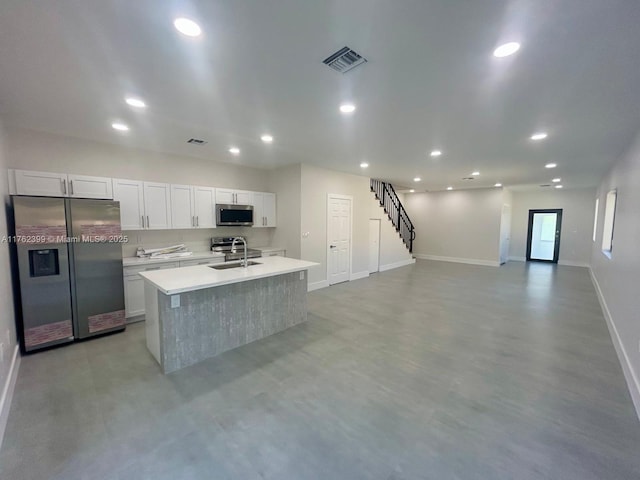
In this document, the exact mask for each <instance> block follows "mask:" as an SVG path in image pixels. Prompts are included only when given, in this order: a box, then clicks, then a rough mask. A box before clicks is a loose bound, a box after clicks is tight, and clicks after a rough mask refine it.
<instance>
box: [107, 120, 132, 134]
mask: <svg viewBox="0 0 640 480" xmlns="http://www.w3.org/2000/svg"><path fill="white" fill-rule="evenodd" d="M111 128H113V129H114V130H118V131H119V132H128V131H129V126H128V125H125V124H124V123H119V122H116V123H112V124H111Z"/></svg>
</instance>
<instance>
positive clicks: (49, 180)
mask: <svg viewBox="0 0 640 480" xmlns="http://www.w3.org/2000/svg"><path fill="white" fill-rule="evenodd" d="M15 180H16V193H17V194H18V195H35V196H40V197H42V196H44V197H66V196H68V191H69V187H68V185H67V174H66V173H51V172H29V171H27V170H15Z"/></svg>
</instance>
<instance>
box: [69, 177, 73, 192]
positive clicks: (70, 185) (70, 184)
mask: <svg viewBox="0 0 640 480" xmlns="http://www.w3.org/2000/svg"><path fill="white" fill-rule="evenodd" d="M69 189H70V190H71V195H73V180H69Z"/></svg>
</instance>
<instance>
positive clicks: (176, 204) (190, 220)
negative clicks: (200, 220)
mask: <svg viewBox="0 0 640 480" xmlns="http://www.w3.org/2000/svg"><path fill="white" fill-rule="evenodd" d="M195 226H196V216H195V213H194V208H193V198H192V187H191V186H190V185H171V227H172V228H195Z"/></svg>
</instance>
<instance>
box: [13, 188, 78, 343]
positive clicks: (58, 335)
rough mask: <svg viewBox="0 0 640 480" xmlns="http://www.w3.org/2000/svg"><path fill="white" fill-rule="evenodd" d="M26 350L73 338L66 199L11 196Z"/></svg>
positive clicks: (22, 336)
mask: <svg viewBox="0 0 640 480" xmlns="http://www.w3.org/2000/svg"><path fill="white" fill-rule="evenodd" d="M13 206H14V218H15V226H16V231H15V233H16V243H17V254H18V270H19V275H20V297H21V305H20V307H21V311H22V332H21V335H20V336H21V341H22V346H23V349H24V350H25V351H27V352H28V351H32V350H37V349H39V348H43V347H48V346H51V345H56V344H58V343H64V342H69V341H72V340H73V326H72V320H71V318H72V316H71V291H70V288H69V262H68V252H67V243H66V236H67V228H66V224H65V210H64V199H62V198H45V197H13Z"/></svg>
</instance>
